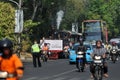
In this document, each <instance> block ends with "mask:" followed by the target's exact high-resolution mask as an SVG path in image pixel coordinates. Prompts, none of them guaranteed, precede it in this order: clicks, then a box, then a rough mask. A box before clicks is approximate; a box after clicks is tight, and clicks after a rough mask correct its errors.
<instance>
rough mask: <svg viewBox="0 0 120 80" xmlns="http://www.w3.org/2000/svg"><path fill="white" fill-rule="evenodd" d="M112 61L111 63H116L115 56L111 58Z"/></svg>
mask: <svg viewBox="0 0 120 80" xmlns="http://www.w3.org/2000/svg"><path fill="white" fill-rule="evenodd" d="M112 61H113V63H115V62H116V56H115V55H113V56H112Z"/></svg>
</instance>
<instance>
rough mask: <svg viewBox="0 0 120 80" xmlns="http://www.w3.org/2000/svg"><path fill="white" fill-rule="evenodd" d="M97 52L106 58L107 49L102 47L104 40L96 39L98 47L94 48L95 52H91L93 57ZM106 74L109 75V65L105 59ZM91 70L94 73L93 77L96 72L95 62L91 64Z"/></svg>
mask: <svg viewBox="0 0 120 80" xmlns="http://www.w3.org/2000/svg"><path fill="white" fill-rule="evenodd" d="M95 54H98V55H102V57H103V58H104V60H105V59H106V49H105V48H103V47H102V41H101V40H98V41H96V48H95V49H94V50H93V53H92V54H91V57H93V56H94V55H95ZM103 69H104V76H105V77H106V78H107V77H108V74H107V73H108V66H107V63H106V62H105V61H104V68H103ZM90 72H91V73H92V75H91V78H93V74H94V72H95V70H94V66H93V64H90Z"/></svg>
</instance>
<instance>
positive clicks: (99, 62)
mask: <svg viewBox="0 0 120 80" xmlns="http://www.w3.org/2000/svg"><path fill="white" fill-rule="evenodd" d="M93 67H94V70H95V73H94V74H93V77H94V80H102V78H103V58H102V56H100V55H94V57H93Z"/></svg>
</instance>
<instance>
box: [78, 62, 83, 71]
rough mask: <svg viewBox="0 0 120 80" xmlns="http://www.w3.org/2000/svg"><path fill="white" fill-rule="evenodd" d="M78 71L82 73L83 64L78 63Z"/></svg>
mask: <svg viewBox="0 0 120 80" xmlns="http://www.w3.org/2000/svg"><path fill="white" fill-rule="evenodd" d="M78 71H79V72H84V64H83V62H78Z"/></svg>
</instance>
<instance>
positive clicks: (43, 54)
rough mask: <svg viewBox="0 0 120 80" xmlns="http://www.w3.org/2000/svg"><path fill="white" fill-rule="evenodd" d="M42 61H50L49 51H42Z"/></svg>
mask: <svg viewBox="0 0 120 80" xmlns="http://www.w3.org/2000/svg"><path fill="white" fill-rule="evenodd" d="M41 59H42V60H43V62H47V60H48V51H42V55H41Z"/></svg>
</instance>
